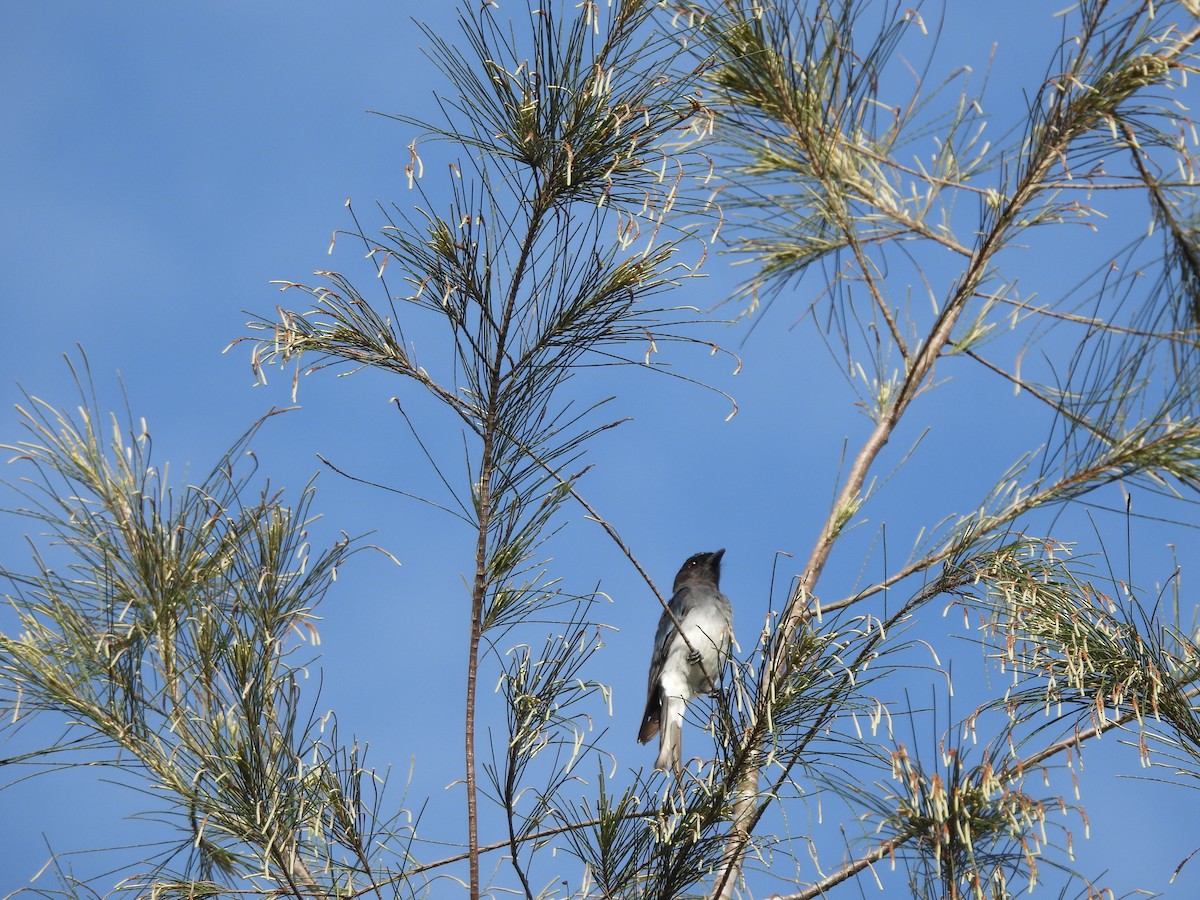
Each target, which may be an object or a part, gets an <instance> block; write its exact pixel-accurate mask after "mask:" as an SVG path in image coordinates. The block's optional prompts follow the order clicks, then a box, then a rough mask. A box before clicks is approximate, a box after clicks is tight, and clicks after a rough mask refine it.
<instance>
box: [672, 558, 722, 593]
mask: <svg viewBox="0 0 1200 900" xmlns="http://www.w3.org/2000/svg"><path fill="white" fill-rule="evenodd" d="M724 555H725V550H724V548H722V549H720V550H714V551H713V552H712V553H697V554H696V555H695V556H691V557H689V558H688V561H687V562H685V563H684V564H683V568H681V569H680V570H679V574H678V575H676V576H675V588H674V589H675V590H679V589H680V588H681V587H683V586H684V585H685V584H711V585H712V586H713V587H717V586H719V584H720V581H721V557H722V556H724Z"/></svg>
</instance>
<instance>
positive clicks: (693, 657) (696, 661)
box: [687, 650, 700, 666]
mask: <svg viewBox="0 0 1200 900" xmlns="http://www.w3.org/2000/svg"><path fill="white" fill-rule="evenodd" d="M687 661H688V663H689V664H690V665H693V666H698V665H700V651H699V650H693V651H692V652H691V653H689V654H688V655H687Z"/></svg>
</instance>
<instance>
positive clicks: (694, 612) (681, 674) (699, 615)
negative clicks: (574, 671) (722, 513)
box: [637, 549, 733, 776]
mask: <svg viewBox="0 0 1200 900" xmlns="http://www.w3.org/2000/svg"><path fill="white" fill-rule="evenodd" d="M724 555H725V551H724V550H723V549H722V550H717V551H714V552H712V553H697V554H696V555H694V556H691V557H689V558H688V561H687V562H685V563H684V564H683V568H681V569H680V570H679V574H678V575H676V576H675V585H674V589H673V590H674V593H673V595H672V597H671V602H670V603H668V604H667V610H664V611H663V614H662V618H660V619H659V620H658V631H657V632H656V633H655V635H654V652H653V654H652V655H651V657H650V677H649V679H648V683H647V685H646V712H645V713H644V714H643V715H642V725H641V728H639V729H638V737H637V739H638V743H639V744H644V743H646V742H647V741H649V740H650V739H651V738H652V737H654V735H656V734H657V735H658V759H657V760H655V762H654V768H656V769H661V770H663V771H664V772H666V771H673V772H674V773H675V775H676V776H678V775H679V774H680V773H681V772H682V770H683V747H682V743H681V740H680V733H681V731H682V729H683V715H684V713H685V712H686V711H687V704H688V701H689V700H691V699H692V698H693V697H695V696H697V695H700V694H709V693H712V692H714V691H715V690H716V687H717V685H716V681H717V679H718V678H719V677H720V675H721V672H722V670H723V669H724V668H725V663H726V661H727V660H728V658H729V648H730V645H731V644H732V642H733V606H732V605H731V604H730V602H729V598H728V597H726V596H725V595H724V594H722V593H721V590H720V587H719V583H720V580H721V557H722V556H724ZM668 610H669V612H668ZM676 623H678V627H676ZM680 629H682V632H683V634H682V636H681V635H680ZM684 638H686V641H685V640H684Z"/></svg>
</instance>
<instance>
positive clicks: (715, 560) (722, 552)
mask: <svg viewBox="0 0 1200 900" xmlns="http://www.w3.org/2000/svg"><path fill="white" fill-rule="evenodd" d="M724 555H725V548H724V547H722V548H721V549H720V550H718V551H717V552H715V553H714V554H713V555H712V556H711V557H710V558H709V562H711V563H712V564H713V565H716V564H718V563H720V562H721V557H722V556H724Z"/></svg>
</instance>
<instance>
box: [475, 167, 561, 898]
mask: <svg viewBox="0 0 1200 900" xmlns="http://www.w3.org/2000/svg"><path fill="white" fill-rule="evenodd" d="M532 207H533V208H532V211H531V213H530V221H529V225H528V230H527V231H526V233H525V239H524V241H523V243H522V245H521V252H520V255H519V256H518V258H517V262H516V265H515V266H514V267H513V273H512V280H511V282H510V283H509V287H508V294H507V296H506V297H505V299H504V309H503V310H502V313H501V315H500V316H499V318H498V319H497V320H495V321H496V343H495V346H494V347H493V348H492V351H491V355H490V357H489V358H488V359H487V367H488V371H487V380H488V389H487V397H486V403H487V406H486V408H485V410H484V413H483V421H482V423H481V424H482V426H483V427H482V429H481V430H482V440H483V447H482V450H481V452H480V462H479V501H478V504H479V505H478V522H479V532H478V536H477V539H476V542H475V583H474V585H473V587H472V591H471V638H470V647H469V655H468V657H467V697H466V707H467V708H466V728H465V743H466V748H465V750H466V752H465V756H466V760H465V761H466V768H467V772H466V784H467V853H468V856H467V858H468V870H469V873H470V885H471V887H470V896H471V900H477V898H478V897H479V819H478V800H477V789H476V779H475V687H476V681H477V678H478V672H479V642H480V639H481V638H482V636H483V606H484V601H485V600H486V598H487V591H488V586H489V585H490V584H491V582H492V579H493V578H494V577H495V575H496V573H494V572H492V571H491V568H490V566H489V564H488V531H489V529H490V526H491V518H492V503H493V501H494V498H493V496H492V478H493V476H494V473H495V470H496V459H495V456H496V444H495V441H496V435H497V433H498V432H499V429H500V428H501V426H502V423H501V422H500V415H501V409H500V406H501V398H500V391H501V386H502V383H503V380H504V379H503V376H502V371H503V365H504V359H505V354H506V353H507V350H508V333H509V327H510V326H511V324H512V318H513V313H514V310H515V309H516V304H517V296H518V294H519V293H520V288H521V284H522V282H523V281H524V278H525V269H526V267H527V266H528V265H529V258H530V256H531V255H532V253H533V248H534V244H535V242H536V240H537V236H538V234H539V232H540V230H541V223H542V218H543V216H544V213H545V210H546V209H547V208H548V207H549V204H548V203H547V202H546V201H545V197H544V194H543V192H542V191H539V192H538V194H537V195H536V196H535V198H534V200H533V201H532ZM480 302H481V303H486V299H485V298H481V301H480ZM480 346H481V347H486V346H487V344H486V342H485V341H481V342H480Z"/></svg>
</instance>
